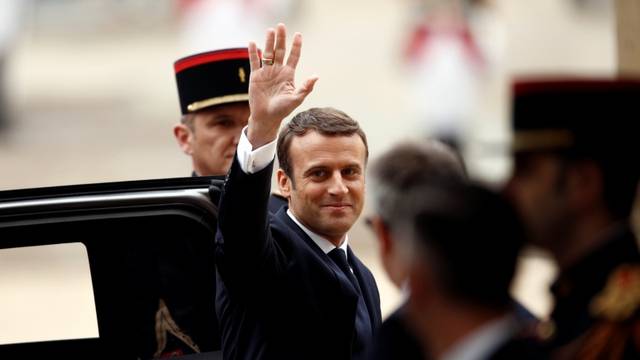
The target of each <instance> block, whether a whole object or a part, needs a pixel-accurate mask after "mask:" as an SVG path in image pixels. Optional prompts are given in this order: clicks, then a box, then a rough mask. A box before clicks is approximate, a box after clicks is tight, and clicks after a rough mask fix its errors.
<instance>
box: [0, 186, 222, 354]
mask: <svg viewBox="0 0 640 360" xmlns="http://www.w3.org/2000/svg"><path fill="white" fill-rule="evenodd" d="M221 183H222V180H221V179H218V178H212V177H200V178H178V179H164V180H146V181H132V182H118V183H105V184H95V185H76V186H62V187H51V188H38V189H24V190H11V191H2V192H0V261H2V260H1V259H2V256H1V255H2V254H3V252H5V253H8V252H9V251H12V250H13V251H16V249H17V250H19V249H25V248H27V247H29V248H35V249H39V248H41V249H43V251H42V252H40V254H41V255H40V257H39V258H34V259H27V260H26V261H22V262H20V263H18V264H14V265H13V266H20V267H25V266H26V267H29V266H31V265H37V264H38V263H39V262H41V263H42V262H46V261H47V256H46V254H48V251H49V250H48V249H50V248H49V247H47V246H51V245H58V246H62V247H67V246H71V247H72V248H74V249H76V248H79V249H84V250H83V251H82V252H81V253H83V254H86V260H87V261H86V262H87V264H88V266H87V267H88V272H89V273H90V289H92V296H93V302H94V304H95V323H96V324H97V333H96V334H95V335H93V336H89V337H83V338H63V339H57V338H55V336H54V337H53V338H51V339H47V340H46V341H42V340H38V339H23V340H22V341H20V342H15V343H4V344H2V345H0V359H37V358H51V359H58V358H62V359H145V358H153V357H156V356H159V352H158V343H163V345H164V346H165V348H167V349H170V348H171V347H172V346H173V347H175V348H176V349H179V348H180V346H183V347H184V343H189V341H191V342H193V343H195V344H197V345H196V346H195V347H196V349H189V348H188V347H187V351H180V350H178V351H176V352H174V353H169V355H181V354H186V353H188V352H196V350H197V351H198V352H200V354H197V355H184V356H182V358H184V359H192V358H195V359H219V358H220V354H219V353H218V352H216V351H215V350H216V349H218V347H219V334H218V333H217V322H216V317H215V309H214V304H215V267H214V262H213V257H214V250H215V249H214V236H215V230H216V219H217V206H216V203H217V198H218V197H219V188H220V185H221ZM42 254H44V256H43V255H42ZM39 259H40V260H39ZM0 265H1V264H0ZM9 265H11V264H9ZM9 265H7V264H5V268H6V266H9ZM0 269H2V267H1V266H0ZM5 276H9V275H7V274H5ZM5 278H6V277H5ZM87 278H89V277H87ZM0 279H2V277H0ZM16 281H20V280H16ZM53 291H56V289H55V288H54V289H53ZM59 291H68V290H65V289H63V288H60V290H59ZM7 295H12V294H4V295H3V294H0V297H2V296H7ZM50 301H51V299H48V298H46V297H44V296H43V297H42V298H36V299H29V303H33V304H36V307H43V308H45V309H46V308H47V306H51V304H50ZM160 302H162V304H166V307H167V308H169V309H170V311H171V313H172V317H173V318H174V319H175V320H176V321H175V322H176V323H177V324H173V323H171V321H168V322H167V321H165V323H166V324H165V323H163V325H159V324H160V323H162V321H161V319H160V315H159V310H158V309H159V304H160ZM0 304H2V301H0ZM10 311H12V309H7V308H4V309H2V308H0V319H2V318H3V317H2V315H1V314H2V312H5V313H6V312H10ZM55 315H61V318H62V319H64V318H65V315H64V314H55ZM68 317H69V318H73V316H68ZM5 318H6V317H5ZM36 320H38V319H36ZM0 321H1V320H0ZM25 321H26V320H25ZM30 321H33V319H31V320H30ZM42 321H46V320H45V319H42ZM70 322H72V321H70ZM36 324H37V322H36ZM165 325H166V326H165ZM11 326H12V325H11V324H8V323H4V324H0V328H2V327H4V328H5V331H6V330H7V329H8V330H9V331H10V330H11ZM42 326H47V327H51V326H53V327H56V326H57V327H60V329H65V328H73V326H74V324H73V323H65V322H64V321H60V322H59V323H56V324H44V323H43V324H42ZM174 327H176V328H179V329H180V331H184V333H186V334H188V335H187V337H188V338H187V339H185V338H184V336H183V335H181V334H180V333H179V331H178V333H176V331H174V330H175V329H174ZM35 328H38V325H34V329H35ZM181 336H183V337H182V338H181ZM176 344H179V345H180V346H176ZM189 350H193V351H189ZM166 355H167V354H166V353H164V354H163V356H166Z"/></svg>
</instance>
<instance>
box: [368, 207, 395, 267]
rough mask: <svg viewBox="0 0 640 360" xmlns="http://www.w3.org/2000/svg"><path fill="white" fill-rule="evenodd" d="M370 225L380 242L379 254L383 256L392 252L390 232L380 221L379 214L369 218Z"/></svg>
mask: <svg viewBox="0 0 640 360" xmlns="http://www.w3.org/2000/svg"><path fill="white" fill-rule="evenodd" d="M371 226H372V227H373V232H375V234H376V237H377V238H378V242H379V243H380V254H381V255H382V257H383V258H384V257H385V256H387V255H389V254H390V253H391V252H393V241H392V240H391V234H390V232H389V229H388V228H387V225H386V224H385V223H384V221H382V219H381V218H380V217H379V216H377V215H376V216H374V217H373V218H372V219H371Z"/></svg>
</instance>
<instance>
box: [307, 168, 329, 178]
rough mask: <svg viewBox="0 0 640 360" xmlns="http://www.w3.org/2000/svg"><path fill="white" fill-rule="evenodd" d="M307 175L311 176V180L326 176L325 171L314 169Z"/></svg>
mask: <svg viewBox="0 0 640 360" xmlns="http://www.w3.org/2000/svg"><path fill="white" fill-rule="evenodd" d="M309 175H311V177H313V178H323V177H325V176H327V171H326V170H323V169H316V170H313V171H311V173H309Z"/></svg>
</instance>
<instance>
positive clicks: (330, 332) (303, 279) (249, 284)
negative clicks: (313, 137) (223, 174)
mask: <svg viewBox="0 0 640 360" xmlns="http://www.w3.org/2000/svg"><path fill="white" fill-rule="evenodd" d="M272 168H273V163H272V164H271V165H269V166H267V167H266V168H265V169H263V170H262V171H259V172H257V173H255V174H245V173H244V172H243V171H242V169H240V165H239V164H238V162H237V160H236V161H234V164H233V165H232V167H231V170H230V172H229V175H228V177H227V180H226V181H225V185H224V188H223V194H222V198H221V200H220V213H219V217H218V234H217V238H216V245H217V247H216V264H217V270H218V280H219V281H218V284H217V285H218V295H217V298H216V313H217V315H218V318H219V321H220V326H221V331H222V347H223V352H224V356H225V359H227V360H231V359H252V360H253V359H350V358H351V344H352V339H353V336H354V328H355V318H356V306H357V294H356V292H355V290H354V288H353V286H352V285H351V284H350V283H349V282H348V281H347V280H346V278H345V277H344V275H343V274H342V272H341V271H340V269H339V268H338V266H337V265H335V263H333V261H332V260H331V259H330V258H329V257H328V256H327V255H326V254H325V253H324V252H323V251H322V250H321V249H320V248H319V247H318V246H317V245H316V244H315V243H314V242H313V241H312V240H311V239H310V238H309V237H308V236H307V235H306V234H305V232H304V231H303V230H302V229H301V228H300V227H298V226H297V225H296V224H295V223H294V222H293V221H292V220H291V219H290V218H289V216H288V215H287V214H286V207H283V208H281V209H280V210H279V211H278V212H277V213H276V214H274V215H272V214H270V213H269V212H268V209H267V208H268V200H269V190H270V185H271V173H272ZM348 259H349V262H350V265H351V267H352V268H353V272H354V274H355V276H356V278H357V279H358V281H359V283H360V285H361V288H362V292H363V298H364V301H365V303H366V305H367V308H368V311H369V316H370V319H371V323H372V324H373V326H374V328H376V327H377V326H378V325H379V324H380V322H381V315H380V299H379V294H378V289H377V286H376V283H375V280H374V278H373V276H372V275H371V273H370V272H369V270H368V269H367V268H366V267H365V266H364V265H363V264H362V263H361V262H360V260H358V258H357V257H356V256H355V255H354V254H353V252H352V251H351V249H349V250H348Z"/></svg>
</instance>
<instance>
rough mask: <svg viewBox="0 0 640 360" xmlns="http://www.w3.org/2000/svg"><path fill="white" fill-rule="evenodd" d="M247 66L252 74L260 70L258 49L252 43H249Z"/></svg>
mask: <svg viewBox="0 0 640 360" xmlns="http://www.w3.org/2000/svg"><path fill="white" fill-rule="evenodd" d="M249 64H250V66H251V71H252V72H253V71H256V70H258V69H260V55H258V48H257V47H256V43H254V42H253V41H251V42H250V43H249Z"/></svg>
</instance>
